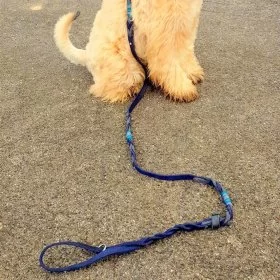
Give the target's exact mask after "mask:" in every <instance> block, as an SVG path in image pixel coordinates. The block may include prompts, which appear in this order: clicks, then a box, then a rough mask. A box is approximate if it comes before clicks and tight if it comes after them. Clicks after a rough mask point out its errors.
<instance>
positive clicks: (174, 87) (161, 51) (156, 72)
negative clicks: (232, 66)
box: [54, 0, 204, 102]
mask: <svg viewBox="0 0 280 280" xmlns="http://www.w3.org/2000/svg"><path fill="white" fill-rule="evenodd" d="M126 2H127V0H103V3H102V7H101V9H100V10H99V12H98V13H97V15H96V18H95V21H94V25H93V28H92V31H91V34H90V38H89V43H88V44H87V46H86V49H85V50H82V49H77V48H76V47H74V46H73V44H72V43H71V42H70V40H69V31H70V28H71V25H72V22H73V20H74V19H75V14H74V13H69V14H66V15H64V16H62V17H61V18H60V19H59V21H58V22H57V24H56V26H55V32H54V38H55V42H56V44H57V47H58V48H59V50H60V51H61V52H62V53H63V55H64V56H65V57H66V58H67V59H69V60H70V61H71V62H72V63H75V64H80V65H83V66H86V67H87V69H88V70H89V71H90V72H91V74H92V75H93V77H94V84H93V85H92V86H91V87H90V92H91V93H93V94H94V95H95V96H98V97H101V98H102V99H103V100H106V101H110V102H116V101H126V100H127V99H128V98H129V97H131V96H133V95H134V94H135V93H137V91H138V90H139V89H140V87H141V85H142V83H143V80H144V72H143V69H142V67H141V66H140V65H139V64H138V63H137V61H136V60H135V59H134V57H133V56H132V54H131V51H130V47H129V44H128V40H127V27H126V20H127V14H126ZM202 2H203V0H132V16H133V21H134V28H135V38H134V40H135V45H136V51H137V54H138V56H139V57H140V58H141V59H142V60H143V62H144V63H145V64H146V65H147V67H148V71H149V78H150V80H151V81H152V82H153V83H154V85H156V86H159V87H161V88H162V90H163V92H164V93H165V95H166V96H168V97H170V98H171V99H173V100H177V101H192V100H194V99H195V98H197V97H198V93H197V89H196V86H195V84H196V83H198V82H199V81H201V80H202V79H203V76H204V73H203V69H202V68H201V66H200V65H199V63H198V60H197V58H196V56H195V54H194V42H195V38H196V33H197V27H198V21H199V14H200V10H201V6H202Z"/></svg>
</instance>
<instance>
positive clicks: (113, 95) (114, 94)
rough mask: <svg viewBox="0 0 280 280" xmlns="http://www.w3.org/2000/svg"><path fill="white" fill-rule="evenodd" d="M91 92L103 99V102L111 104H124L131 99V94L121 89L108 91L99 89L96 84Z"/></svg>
mask: <svg viewBox="0 0 280 280" xmlns="http://www.w3.org/2000/svg"><path fill="white" fill-rule="evenodd" d="M89 92H90V93H91V94H92V95H94V96H96V97H99V98H101V99H102V101H105V102H110V103H124V102H126V101H127V100H128V99H129V97H130V93H129V92H125V91H124V90H121V89H117V88H115V89H106V88H102V89H101V88H99V87H98V86H97V85H96V84H94V85H91V86H90V88H89Z"/></svg>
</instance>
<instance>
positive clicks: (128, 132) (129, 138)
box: [126, 130, 133, 142]
mask: <svg viewBox="0 0 280 280" xmlns="http://www.w3.org/2000/svg"><path fill="white" fill-rule="evenodd" d="M126 140H127V142H132V141H133V135H132V132H131V130H128V131H127V132H126Z"/></svg>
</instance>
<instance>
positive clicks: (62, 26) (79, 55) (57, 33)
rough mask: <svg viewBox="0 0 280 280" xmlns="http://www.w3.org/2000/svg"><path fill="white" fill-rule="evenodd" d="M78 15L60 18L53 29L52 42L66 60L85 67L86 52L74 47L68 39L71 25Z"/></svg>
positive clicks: (72, 14)
mask: <svg viewBox="0 0 280 280" xmlns="http://www.w3.org/2000/svg"><path fill="white" fill-rule="evenodd" d="M79 15H80V12H77V13H76V14H75V13H68V14H66V15H64V16H62V17H61V18H60V19H59V20H58V22H57V23H56V25H55V28H54V40H55V43H56V45H57V47H58V49H59V50H60V51H61V52H62V54H63V55H64V56H65V57H66V58H67V59H68V60H70V61H71V62H72V63H74V64H80V65H83V66H86V51H85V50H82V49H77V48H76V47H74V46H73V44H72V43H71V41H70V39H69V31H70V29H71V26H72V23H73V21H74V20H75V19H76V18H77V17H78V16H79Z"/></svg>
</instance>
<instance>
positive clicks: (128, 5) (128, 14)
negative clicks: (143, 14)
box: [126, 0, 132, 21]
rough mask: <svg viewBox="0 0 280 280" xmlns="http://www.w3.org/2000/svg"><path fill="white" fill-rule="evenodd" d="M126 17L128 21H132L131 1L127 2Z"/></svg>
mask: <svg viewBox="0 0 280 280" xmlns="http://www.w3.org/2000/svg"><path fill="white" fill-rule="evenodd" d="M126 10H127V17H128V19H129V20H130V21H132V8H131V1H130V0H129V1H127V8H126Z"/></svg>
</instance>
